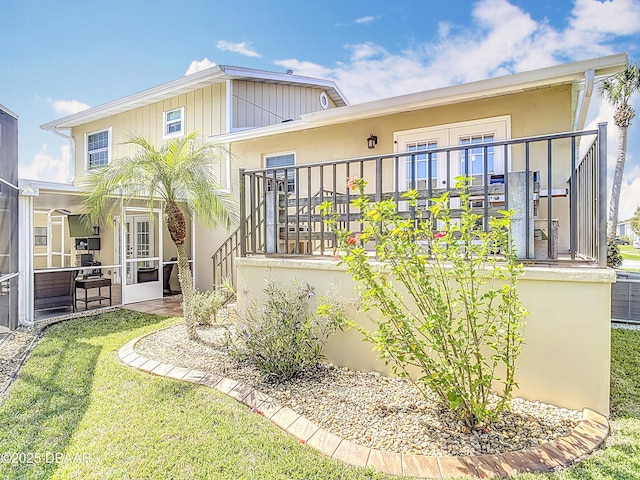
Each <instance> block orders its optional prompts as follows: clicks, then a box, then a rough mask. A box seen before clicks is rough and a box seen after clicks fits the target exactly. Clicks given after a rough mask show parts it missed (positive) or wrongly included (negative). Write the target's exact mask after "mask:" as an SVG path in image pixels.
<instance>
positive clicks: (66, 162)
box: [18, 144, 71, 183]
mask: <svg viewBox="0 0 640 480" xmlns="http://www.w3.org/2000/svg"><path fill="white" fill-rule="evenodd" d="M69 150H70V149H69V145H62V146H61V147H60V156H59V157H54V156H52V155H50V154H49V152H48V151H47V145H46V144H44V145H42V148H41V149H40V151H39V152H38V153H36V155H35V156H34V157H33V160H32V161H31V163H30V164H29V165H27V166H24V165H19V166H18V176H19V177H20V178H24V179H28V180H43V181H46V182H58V183H67V182H68V181H69V180H70V176H71V174H70V172H71V170H70V166H71V162H70V154H69Z"/></svg>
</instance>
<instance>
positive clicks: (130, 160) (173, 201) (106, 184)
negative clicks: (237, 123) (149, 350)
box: [84, 133, 237, 340]
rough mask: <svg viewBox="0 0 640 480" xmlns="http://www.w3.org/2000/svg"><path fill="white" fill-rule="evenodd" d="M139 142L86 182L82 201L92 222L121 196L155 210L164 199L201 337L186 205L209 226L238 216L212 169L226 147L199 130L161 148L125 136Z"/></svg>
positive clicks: (187, 309)
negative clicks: (133, 150) (188, 252)
mask: <svg viewBox="0 0 640 480" xmlns="http://www.w3.org/2000/svg"><path fill="white" fill-rule="evenodd" d="M125 144H128V145H134V146H137V147H138V152H137V153H136V154H135V155H134V156H132V157H126V158H122V159H119V160H116V161H113V162H111V163H110V164H108V165H107V166H105V167H103V168H101V169H99V170H97V171H96V172H95V173H93V174H92V175H90V176H89V177H88V179H87V180H86V181H85V182H84V190H85V192H86V193H85V198H84V204H85V206H86V208H87V210H88V215H89V217H90V218H91V220H92V222H95V223H92V224H94V225H95V224H99V223H104V221H106V220H107V219H110V218H113V213H114V211H115V210H116V208H118V206H119V205H120V204H119V201H118V200H120V199H122V200H123V201H124V202H127V203H129V202H131V201H144V202H145V203H146V205H147V207H148V208H149V211H150V212H152V211H153V207H154V205H155V204H156V202H157V201H158V200H162V202H163V203H164V208H163V220H164V223H165V225H166V226H167V230H168V231H169V235H170V236H171V240H172V241H173V243H174V244H175V246H176V251H177V257H178V280H179V282H180V288H181V289H182V296H183V301H182V308H183V311H184V320H185V325H186V327H187V333H188V335H189V338H190V339H192V340H198V339H199V337H198V334H197V332H196V322H195V318H194V315H193V311H192V300H193V296H194V295H193V294H194V288H193V281H192V278H191V271H190V269H189V262H188V258H187V255H186V252H185V249H184V243H185V239H186V236H187V222H186V218H185V211H186V212H188V213H189V214H190V215H191V216H192V218H196V219H198V220H199V221H200V222H201V223H203V224H204V225H207V226H212V227H213V226H217V225H221V226H224V227H226V228H229V227H230V226H231V224H232V223H234V222H235V221H236V220H237V213H236V208H235V205H234V202H233V201H232V199H231V196H230V195H228V194H226V193H223V192H222V191H221V188H220V186H219V184H218V182H217V181H216V178H215V175H214V173H213V171H212V169H211V162H212V160H213V159H214V158H216V157H217V158H219V156H220V154H221V153H224V150H223V149H222V148H221V147H218V146H216V145H213V144H210V143H205V142H202V141H200V140H199V139H198V138H197V135H196V134H195V133H192V134H190V135H187V136H185V137H182V138H177V139H173V140H171V141H169V142H167V143H165V144H164V145H163V146H162V147H160V148H159V149H157V148H156V147H155V146H153V145H152V144H151V143H150V142H148V141H147V140H146V139H144V138H143V137H140V136H137V135H134V136H131V137H130V138H129V140H128V141H126V142H125Z"/></svg>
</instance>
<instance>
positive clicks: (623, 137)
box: [607, 126, 628, 242]
mask: <svg viewBox="0 0 640 480" xmlns="http://www.w3.org/2000/svg"><path fill="white" fill-rule="evenodd" d="M627 129H628V127H625V126H620V128H619V132H620V134H619V135H618V154H617V156H616V171H615V174H614V176H613V185H612V186H611V200H610V202H609V222H608V225H607V240H609V241H610V242H611V241H613V240H615V238H616V233H617V230H618V207H619V205H620V189H621V188H622V174H623V173H624V162H625V158H626V156H627Z"/></svg>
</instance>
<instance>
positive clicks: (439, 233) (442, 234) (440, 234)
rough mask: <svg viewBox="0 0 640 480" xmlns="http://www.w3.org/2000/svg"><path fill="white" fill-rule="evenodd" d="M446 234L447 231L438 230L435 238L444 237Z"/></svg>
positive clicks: (434, 235)
mask: <svg viewBox="0 0 640 480" xmlns="http://www.w3.org/2000/svg"><path fill="white" fill-rule="evenodd" d="M446 235H447V234H446V232H436V233H434V234H433V238H442V237H444V236H446Z"/></svg>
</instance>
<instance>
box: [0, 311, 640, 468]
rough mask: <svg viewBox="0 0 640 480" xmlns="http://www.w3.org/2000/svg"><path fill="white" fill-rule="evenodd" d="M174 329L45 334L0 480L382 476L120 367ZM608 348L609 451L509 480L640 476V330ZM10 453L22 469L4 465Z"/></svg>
mask: <svg viewBox="0 0 640 480" xmlns="http://www.w3.org/2000/svg"><path fill="white" fill-rule="evenodd" d="M174 322H175V319H164V318H162V317H157V316H153V315H147V314H141V313H135V312H130V311H115V312H110V313H105V314H101V315H96V316H93V317H87V318H82V319H76V320H70V321H67V322H64V323H61V324H58V325H54V326H52V327H51V328H49V329H48V330H47V332H46V334H45V336H44V338H43V339H42V340H41V341H40V342H39V343H38V345H37V346H36V347H35V349H34V350H33V352H32V353H31V355H30V356H29V359H28V360H27V362H26V363H25V365H24V367H23V369H22V370H21V373H20V376H19V378H18V379H17V380H16V381H15V383H14V384H13V385H12V386H11V388H10V390H9V396H8V397H7V398H6V400H5V401H4V402H3V403H2V404H1V405H0V425H2V427H1V428H0V459H2V461H1V462H0V478H3V479H5V478H6V479H12V478H16V479H17V478H26V479H32V478H33V479H36V478H56V479H66V478H70V479H71V478H72V479H76V478H78V479H93V478H99V479H142V478H145V479H168V478H171V479H182V478H184V479H191V478H203V479H218V478H219V479H232V478H233V479H235V478H246V479H251V478H256V479H278V478H282V479H383V478H390V477H387V476H385V475H382V474H379V473H376V472H373V471H371V470H360V469H355V468H352V467H348V466H345V465H342V464H340V463H338V462H334V461H331V460H329V459H327V458H326V457H324V456H323V455H321V454H319V453H317V452H316V451H315V450H313V449H312V448H310V447H307V446H305V445H300V444H299V443H298V442H297V441H296V440H295V439H293V438H292V437H290V436H289V435H287V434H285V433H284V432H282V431H281V430H280V429H278V428H277V427H275V426H274V425H272V424H271V423H270V422H269V421H268V420H266V419H264V418H263V417H260V416H258V415H256V414H253V413H251V412H250V411H249V410H248V409H247V408H246V407H244V406H243V405H241V404H240V403H238V402H236V401H235V400H232V399H230V398H228V397H226V396H224V395H222V394H220V393H218V392H216V391H214V390H212V389H209V388H205V387H202V386H196V385H191V384H187V383H182V382H178V381H174V380H170V379H164V378H158V377H153V376H151V375H148V374H144V373H141V372H138V371H136V370H133V369H131V368H129V367H126V366H124V365H122V364H120V363H119V361H118V359H117V352H118V349H119V348H120V347H121V346H122V345H124V344H125V343H126V342H128V341H129V340H131V339H133V338H135V337H137V336H140V335H142V334H144V333H146V332H149V331H152V330H155V329H157V328H159V327H163V326H166V325H169V324H171V323H174ZM612 343H613V348H612V351H613V366H612V387H613V391H612V405H613V412H614V416H613V418H614V434H613V437H612V441H611V444H612V445H611V446H610V447H609V448H608V449H607V450H605V451H602V452H597V453H596V454H595V455H593V456H592V457H590V458H589V459H588V460H586V461H585V462H583V463H581V464H580V465H578V466H575V467H573V468H571V469H568V470H566V471H564V472H561V473H560V474H554V475H522V476H520V477H518V478H520V479H543V478H550V479H551V478H554V479H555V478H557V479H605V478H607V479H608V478H613V479H631V478H640V332H639V331H623V330H613V333H612ZM14 452H15V453H21V454H23V455H22V461H18V462H16V463H11V462H8V461H6V460H7V458H6V454H7V453H9V454H11V453H14ZM2 454H5V455H2ZM55 455H57V457H55ZM62 455H64V456H63V457H61V456H62ZM37 456H39V458H38V457H37ZM28 460H30V462H29V461H28ZM53 460H57V461H53Z"/></svg>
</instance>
